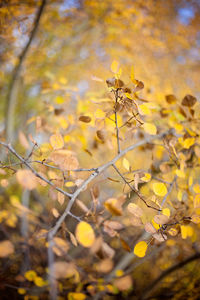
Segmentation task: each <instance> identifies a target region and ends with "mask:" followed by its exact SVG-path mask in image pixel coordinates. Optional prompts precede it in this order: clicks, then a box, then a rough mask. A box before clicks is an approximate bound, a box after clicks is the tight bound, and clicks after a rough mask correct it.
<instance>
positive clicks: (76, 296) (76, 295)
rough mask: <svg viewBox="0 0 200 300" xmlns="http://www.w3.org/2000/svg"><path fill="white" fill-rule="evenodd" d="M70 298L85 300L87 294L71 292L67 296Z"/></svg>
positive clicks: (70, 299)
mask: <svg viewBox="0 0 200 300" xmlns="http://www.w3.org/2000/svg"><path fill="white" fill-rule="evenodd" d="M67 299H68V300H84V299H86V295H85V294H82V293H69V294H68V296H67Z"/></svg>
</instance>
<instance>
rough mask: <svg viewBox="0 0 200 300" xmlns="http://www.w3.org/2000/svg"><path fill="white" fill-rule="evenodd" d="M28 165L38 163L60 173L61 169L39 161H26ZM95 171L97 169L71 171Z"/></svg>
mask: <svg viewBox="0 0 200 300" xmlns="http://www.w3.org/2000/svg"><path fill="white" fill-rule="evenodd" d="M28 163H38V164H41V165H43V166H46V167H48V168H52V169H56V170H60V171H61V169H60V168H59V167H56V166H52V165H49V164H48V163H45V162H44V161H40V160H33V161H28ZM96 169H97V168H90V169H85V168H80V169H75V170H73V172H93V171H95V170H96Z"/></svg>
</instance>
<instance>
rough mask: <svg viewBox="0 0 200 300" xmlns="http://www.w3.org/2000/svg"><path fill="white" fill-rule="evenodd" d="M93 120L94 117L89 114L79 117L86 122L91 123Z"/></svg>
mask: <svg viewBox="0 0 200 300" xmlns="http://www.w3.org/2000/svg"><path fill="white" fill-rule="evenodd" d="M91 120H92V119H91V118H90V117H89V116H80V117H79V121H81V122H84V123H90V122H91Z"/></svg>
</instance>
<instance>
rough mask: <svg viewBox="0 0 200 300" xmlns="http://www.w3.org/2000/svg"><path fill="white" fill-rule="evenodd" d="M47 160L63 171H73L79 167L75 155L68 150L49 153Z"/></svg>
mask: <svg viewBox="0 0 200 300" xmlns="http://www.w3.org/2000/svg"><path fill="white" fill-rule="evenodd" d="M49 159H50V160H51V161H52V162H54V163H55V164H56V165H58V166H59V168H60V169H61V170H63V171H65V170H68V171H70V170H72V171H73V170H75V169H77V168H78V166H79V163H78V159H77V157H76V155H75V153H74V152H72V151H70V150H56V151H54V152H52V153H51V155H50V156H49Z"/></svg>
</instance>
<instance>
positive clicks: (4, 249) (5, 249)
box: [0, 240, 15, 258]
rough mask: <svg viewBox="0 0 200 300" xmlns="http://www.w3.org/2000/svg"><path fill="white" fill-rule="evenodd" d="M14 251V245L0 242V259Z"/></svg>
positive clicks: (5, 241)
mask: <svg viewBox="0 0 200 300" xmlns="http://www.w3.org/2000/svg"><path fill="white" fill-rule="evenodd" d="M14 251H15V248H14V245H13V244H12V243H11V242H10V241H9V240H4V241H1V242H0V257H1V258H3V257H7V256H9V255H11V254H13V253H14Z"/></svg>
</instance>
